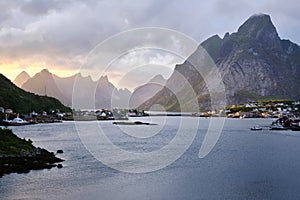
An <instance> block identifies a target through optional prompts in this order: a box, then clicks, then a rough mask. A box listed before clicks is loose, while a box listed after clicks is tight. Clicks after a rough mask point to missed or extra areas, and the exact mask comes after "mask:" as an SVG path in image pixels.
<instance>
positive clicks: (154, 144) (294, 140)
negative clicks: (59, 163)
mask: <svg viewBox="0 0 300 200" xmlns="http://www.w3.org/2000/svg"><path fill="white" fill-rule="evenodd" d="M146 119H147V118H145V119H143V120H146ZM152 119H153V120H154V122H155V120H158V122H162V121H164V122H165V124H166V125H165V126H164V127H162V126H161V125H158V126H139V127H138V126H126V127H122V130H120V129H119V128H118V126H115V125H112V124H111V122H80V125H81V126H83V127H85V126H86V127H87V129H88V127H90V126H91V125H95V124H93V123H96V124H97V123H99V124H100V126H101V127H102V128H103V130H105V131H106V132H107V133H109V135H108V137H109V138H110V140H111V141H112V142H114V144H116V145H118V146H119V147H120V148H123V149H126V150H127V151H129V152H130V151H132V152H134V151H135V152H151V151H154V150H157V149H159V148H161V147H163V146H164V145H167V144H168V143H169V142H170V141H171V140H172V138H174V137H175V134H176V127H179V124H180V123H179V122H180V117H167V118H163V117H153V118H152ZM186 119H190V120H191V122H192V121H193V120H194V119H195V118H186ZM139 120H140V118H139ZM271 121H272V120H270V119H243V120H240V119H226V122H225V126H224V129H223V132H222V135H221V137H220V139H219V140H218V142H217V144H216V146H215V147H214V149H213V150H212V152H210V153H209V154H208V156H206V157H205V158H203V159H199V157H198V153H199V149H200V147H201V143H202V141H203V138H204V135H205V133H206V130H207V127H208V124H209V119H204V118H201V119H200V124H199V128H198V132H197V136H196V138H195V139H194V141H193V143H192V145H191V146H190V147H189V148H188V150H187V151H186V152H185V153H184V154H183V155H182V156H181V157H180V158H179V159H178V160H177V161H176V162H174V163H172V164H171V165H169V166H167V167H166V168H163V169H161V170H158V171H154V172H149V173H141V174H130V173H125V172H120V171H117V170H115V169H112V168H110V167H107V166H105V165H104V164H102V163H101V162H99V161H98V160H97V159H95V158H94V157H93V156H92V155H91V154H90V153H89V151H88V150H87V149H86V148H85V146H84V145H83V144H82V142H81V140H80V137H79V135H78V133H77V132H76V128H75V125H74V123H73V122H64V123H62V124H41V125H32V126H24V127H13V131H14V133H16V134H17V135H18V136H20V137H25V138H30V139H31V140H32V141H33V144H34V145H35V146H40V147H43V148H46V149H48V150H50V151H54V152H55V151H56V150H57V149H63V150H64V152H65V153H64V154H60V155H58V156H59V157H62V158H63V159H65V160H66V161H65V162H63V165H64V167H63V168H62V169H57V168H53V169H50V170H37V171H31V172H30V173H28V174H9V175H5V176H4V177H3V178H0V195H1V196H0V199H5V200H6V199H30V200H32V199H51V200H52V199H53V200H54V199H55V200H59V199H64V200H68V199H70V200H71V199H78V200H79V199H92V200H94V199H101V200H103V199H110V200H111V199H128V200H131V199H175V200H177V199H178V200H181V199H299V198H300V170H299V169H300V133H299V132H292V131H269V130H263V131H250V127H252V126H253V125H256V124H259V125H261V126H267V125H269V124H270V123H271ZM182 126H183V127H184V128H183V130H184V131H186V134H190V132H189V131H190V126H191V124H189V123H187V124H185V125H182ZM160 129H161V132H160V133H159V134H157V135H154V136H153V134H151V130H152V131H154V132H157V131H159V130H160ZM121 131H123V132H124V131H125V132H126V133H127V134H122V132H121ZM138 132H140V133H141V134H144V135H141V138H137V139H133V137H132V136H131V134H133V135H135V136H136V135H137V133H138ZM87 137H90V136H89V135H87ZM90 139H91V140H90V141H93V138H90ZM131 164H132V163H131ZM120 165H122V163H120Z"/></svg>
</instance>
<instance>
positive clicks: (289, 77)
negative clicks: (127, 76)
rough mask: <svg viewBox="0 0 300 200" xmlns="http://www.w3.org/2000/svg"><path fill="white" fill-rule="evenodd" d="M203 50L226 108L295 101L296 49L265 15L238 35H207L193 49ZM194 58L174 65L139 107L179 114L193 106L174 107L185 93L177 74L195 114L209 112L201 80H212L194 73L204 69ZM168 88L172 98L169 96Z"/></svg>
mask: <svg viewBox="0 0 300 200" xmlns="http://www.w3.org/2000/svg"><path fill="white" fill-rule="evenodd" d="M202 47H203V48H204V49H205V50H206V51H207V53H208V54H209V55H210V57H211V59H212V60H213V61H214V62H215V64H216V66H217V68H218V71H219V73H220V74H221V77H222V81H223V82H224V85H225V93H226V99H227V104H228V105H230V104H239V103H243V102H246V101H255V100H261V99H299V97H300V95H299V94H300V87H299V83H300V79H299V76H300V48H299V46H298V45H297V44H294V43H293V42H291V41H289V40H282V39H281V38H280V37H279V36H278V33H277V30H276V28H275V26H274V25H273V23H272V21H271V18H270V16H269V15H265V14H259V15H253V16H251V17H250V18H249V19H247V20H246V22H245V23H243V24H242V25H241V26H240V27H239V29H238V31H237V32H235V33H232V34H229V33H226V34H225V36H224V37H223V38H220V37H219V36H218V35H215V36H212V37H210V38H208V39H207V40H206V41H204V42H202V43H201V44H200V46H199V48H198V50H199V49H201V48H202ZM196 55H197V54H196V53H194V54H192V55H191V56H190V57H189V58H188V59H187V61H185V62H184V63H183V64H181V65H177V66H176V67H175V70H174V72H173V74H172V76H171V77H170V79H169V80H168V81H167V84H166V85H167V87H165V88H164V89H162V90H161V91H160V92H158V93H157V94H156V95H155V96H154V97H153V98H151V99H150V100H148V101H146V102H145V103H144V104H143V105H141V106H140V108H144V109H145V108H149V107H150V106H151V105H154V104H161V105H162V106H164V107H165V109H167V110H172V111H179V110H182V109H181V108H182V106H183V107H193V106H191V104H190V102H189V101H188V99H187V100H183V101H181V102H180V103H181V108H180V107H179V103H178V100H177V98H178V96H183V95H186V94H185V92H186V91H187V90H186V87H187V84H185V85H182V83H179V82H178V76H176V74H180V75H182V76H183V77H184V78H185V79H186V81H187V82H188V84H189V85H190V86H191V87H192V88H193V90H194V92H195V94H196V96H197V99H198V104H199V107H200V110H209V109H210V95H209V92H208V88H207V84H206V83H205V81H204V80H209V79H210V78H213V76H210V77H202V76H201V75H200V74H199V73H198V72H197V70H196V69H203V68H205V66H204V64H203V60H201V59H200V58H199V57H196ZM197 59H198V60H197ZM191 63H193V64H194V65H196V66H194V67H193V66H192V65H191ZM208 74H209V73H208ZM172 87H173V89H174V91H175V93H174V91H173V92H171V91H170V88H172ZM196 107H197V106H196Z"/></svg>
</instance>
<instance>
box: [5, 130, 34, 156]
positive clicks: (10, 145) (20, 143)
mask: <svg viewBox="0 0 300 200" xmlns="http://www.w3.org/2000/svg"><path fill="white" fill-rule="evenodd" d="M21 149H23V151H24V152H33V151H34V149H35V147H34V146H33V145H32V144H31V142H30V141H26V140H24V139H23V140H22V139H20V138H18V137H17V136H16V135H15V134H13V133H12V131H11V130H10V129H1V128H0V155H11V156H12V155H21Z"/></svg>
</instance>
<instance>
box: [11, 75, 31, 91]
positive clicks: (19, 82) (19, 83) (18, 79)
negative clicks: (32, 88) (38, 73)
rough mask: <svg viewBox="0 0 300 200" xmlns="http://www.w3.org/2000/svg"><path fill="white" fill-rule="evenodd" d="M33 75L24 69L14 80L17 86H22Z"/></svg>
mask: <svg viewBox="0 0 300 200" xmlns="http://www.w3.org/2000/svg"><path fill="white" fill-rule="evenodd" d="M30 78H31V77H30V76H29V74H27V72H25V71H22V72H21V73H20V74H19V75H18V76H17V77H16V78H15V80H14V81H13V82H14V84H16V86H18V87H21V86H22V85H23V84H24V83H25V82H26V81H28V80H29V79H30Z"/></svg>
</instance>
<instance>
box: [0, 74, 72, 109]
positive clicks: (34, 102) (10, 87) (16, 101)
mask: <svg viewBox="0 0 300 200" xmlns="http://www.w3.org/2000/svg"><path fill="white" fill-rule="evenodd" d="M0 85H1V87H0V107H4V108H10V109H13V111H14V112H17V113H29V112H32V111H33V110H34V111H36V112H42V111H49V110H50V109H59V110H60V111H62V112H70V111H71V109H70V108H69V107H66V106H64V105H63V104H62V103H60V102H59V101H58V100H57V99H54V98H52V97H47V96H39V95H35V94H32V93H29V92H25V91H24V90H22V89H20V88H18V87H17V86H16V85H14V84H13V83H12V82H11V81H10V80H9V79H7V78H6V77H5V76H3V75H2V74H0Z"/></svg>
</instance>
